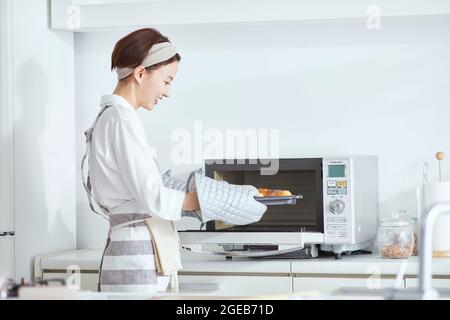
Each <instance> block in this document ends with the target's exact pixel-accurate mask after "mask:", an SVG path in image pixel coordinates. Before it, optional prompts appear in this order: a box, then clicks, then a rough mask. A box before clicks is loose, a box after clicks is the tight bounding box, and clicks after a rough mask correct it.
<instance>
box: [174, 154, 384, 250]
mask: <svg viewBox="0 0 450 320" xmlns="http://www.w3.org/2000/svg"><path fill="white" fill-rule="evenodd" d="M275 162H276V164H277V165H276V170H273V172H271V173H270V174H267V173H264V169H266V168H267V164H270V165H271V166H273V163H275ZM205 175H206V176H208V177H210V178H213V179H216V180H224V181H227V182H229V183H233V184H240V185H253V186H255V187H256V188H268V189H282V190H289V191H290V192H291V193H292V194H294V195H300V196H301V197H299V198H300V199H299V200H297V201H296V203H295V204H286V205H274V206H268V207H267V211H266V213H265V214H264V215H263V217H262V218H261V220H260V221H258V222H256V223H252V224H249V225H239V226H237V225H227V224H225V223H223V222H221V221H210V222H207V223H206V225H203V226H202V227H201V228H200V230H184V231H180V232H179V234H180V239H181V244H182V247H183V248H184V249H187V250H191V251H197V252H203V253H208V252H209V253H215V254H221V255H224V256H226V257H228V258H230V257H233V256H250V257H251V256H256V257H257V256H260V257H270V256H272V257H283V254H284V257H294V258H295V257H299V258H301V257H317V255H318V252H319V250H321V251H323V252H328V253H330V254H334V255H335V258H337V259H339V258H340V257H341V254H343V253H344V254H345V253H354V252H356V251H361V250H370V249H371V247H372V246H373V244H374V240H375V238H376V233H377V227H378V207H379V204H378V203H379V201H378V158H377V157H376V156H348V157H324V158H289V159H272V160H270V159H269V160H268V159H265V160H260V159H239V160H236V159H234V160H230V159H227V160H207V161H205ZM208 246H209V248H211V246H213V247H214V246H219V247H222V250H220V251H215V250H206V249H205V248H206V247H208Z"/></svg>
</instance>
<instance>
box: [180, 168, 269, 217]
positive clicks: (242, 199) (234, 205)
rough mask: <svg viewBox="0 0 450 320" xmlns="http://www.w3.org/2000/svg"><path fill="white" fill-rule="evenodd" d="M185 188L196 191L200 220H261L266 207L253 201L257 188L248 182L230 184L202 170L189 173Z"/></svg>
mask: <svg viewBox="0 0 450 320" xmlns="http://www.w3.org/2000/svg"><path fill="white" fill-rule="evenodd" d="M187 188H188V191H189V192H193V191H197V194H198V200H199V203H200V211H201V217H202V222H203V223H205V222H208V221H213V220H219V221H223V222H225V223H227V224H233V225H245V224H250V223H255V222H258V221H259V220H261V217H262V216H263V214H264V213H265V212H266V210H267V207H266V206H265V205H264V204H262V203H260V202H258V201H256V200H255V198H254V197H255V196H257V195H258V189H256V188H255V187H254V186H250V185H236V184H230V183H228V182H226V181H217V180H214V179H211V178H208V177H206V176H205V175H204V173H203V170H201V169H200V170H197V171H194V172H192V173H191V174H190V176H189V179H188V186H187Z"/></svg>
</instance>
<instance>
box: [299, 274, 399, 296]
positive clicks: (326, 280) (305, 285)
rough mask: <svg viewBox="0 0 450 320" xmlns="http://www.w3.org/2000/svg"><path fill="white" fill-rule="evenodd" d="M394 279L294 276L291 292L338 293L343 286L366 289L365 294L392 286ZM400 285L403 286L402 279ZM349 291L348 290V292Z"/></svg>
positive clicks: (350, 288) (349, 288) (350, 289)
mask: <svg viewBox="0 0 450 320" xmlns="http://www.w3.org/2000/svg"><path fill="white" fill-rule="evenodd" d="M394 283H395V279H380V278H375V277H360V278H359V277H358V278H347V277H320V276H317V277H316V276H314V277H307V276H306V277H296V278H294V280H293V292H297V293H298V292H320V294H324V295H327V294H339V293H343V292H342V290H341V289H342V288H345V290H346V292H347V293H350V292H351V291H352V290H358V291H360V292H363V291H365V290H366V289H368V291H367V294H370V291H371V290H373V293H374V294H375V292H376V291H377V289H383V288H392V287H394ZM402 287H403V288H404V281H403V280H402ZM349 291H350V292H349ZM350 294H351V293H350Z"/></svg>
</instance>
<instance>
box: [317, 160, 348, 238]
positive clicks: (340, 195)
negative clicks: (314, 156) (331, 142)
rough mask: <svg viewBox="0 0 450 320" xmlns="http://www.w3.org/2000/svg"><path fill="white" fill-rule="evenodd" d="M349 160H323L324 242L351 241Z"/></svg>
mask: <svg viewBox="0 0 450 320" xmlns="http://www.w3.org/2000/svg"><path fill="white" fill-rule="evenodd" d="M350 169H351V168H350V160H349V159H324V160H323V201H324V203H323V208H324V234H325V243H336V244H339V243H350V242H351V233H352V230H351V221H350V219H351V210H350V209H351V203H350V201H351V198H350V196H351V194H350V185H351V180H350V177H351V175H350V173H351V172H350Z"/></svg>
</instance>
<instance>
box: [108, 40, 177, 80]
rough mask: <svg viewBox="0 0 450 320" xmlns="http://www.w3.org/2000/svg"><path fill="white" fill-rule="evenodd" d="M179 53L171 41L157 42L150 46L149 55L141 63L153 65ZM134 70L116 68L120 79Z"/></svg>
mask: <svg viewBox="0 0 450 320" xmlns="http://www.w3.org/2000/svg"><path fill="white" fill-rule="evenodd" d="M176 54H177V49H176V48H175V46H174V45H173V44H171V43H170V42H162V43H157V44H155V45H154V46H153V47H151V48H150V51H149V52H148V54H147V57H146V58H145V59H144V61H143V62H142V63H141V66H143V67H144V68H148V67H151V66H153V65H155V64H157V63H160V62H163V61H167V60H169V59H170V58H173V57H174V56H175V55H176ZM133 72H134V68H133V69H132V68H120V69H117V70H116V73H117V78H118V79H119V80H122V79H125V78H126V77H128V76H129V75H130V74H132V73H133Z"/></svg>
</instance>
